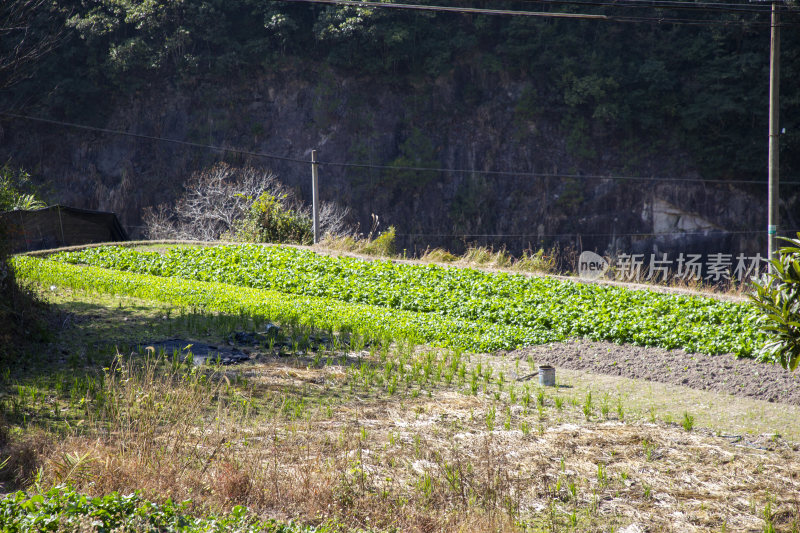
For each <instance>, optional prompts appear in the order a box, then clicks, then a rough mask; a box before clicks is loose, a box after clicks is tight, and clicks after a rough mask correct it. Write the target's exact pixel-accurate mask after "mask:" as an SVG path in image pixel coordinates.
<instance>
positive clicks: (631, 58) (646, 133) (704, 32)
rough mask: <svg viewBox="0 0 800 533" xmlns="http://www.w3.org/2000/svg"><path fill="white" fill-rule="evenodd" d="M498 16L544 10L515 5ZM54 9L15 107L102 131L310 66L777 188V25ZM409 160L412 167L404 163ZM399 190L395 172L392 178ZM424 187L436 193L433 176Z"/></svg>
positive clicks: (785, 106)
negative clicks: (512, 95) (124, 106)
mask: <svg viewBox="0 0 800 533" xmlns="http://www.w3.org/2000/svg"><path fill="white" fill-rule="evenodd" d="M437 3H444V4H447V3H448V2H447V0H444V1H443V2H437ZM459 5H463V4H459ZM743 5H745V6H747V4H743ZM751 6H752V4H751ZM45 7H47V8H49V4H47V3H44V4H43V7H42V9H44V8H45ZM492 7H498V8H512V9H530V8H531V6H530V5H529V4H520V3H519V2H511V1H508V2H500V3H494V4H492ZM640 7H641V6H640ZM0 9H2V8H0ZM49 9H52V11H50V12H46V13H38V14H37V15H36V16H35V17H32V18H33V20H32V27H31V30H30V33H31V34H35V33H36V32H37V31H38V32H47V31H51V30H50V29H51V26H52V24H53V20H54V19H55V20H61V25H62V26H64V27H65V28H66V29H65V35H64V37H63V39H62V40H61V41H60V42H61V45H60V47H59V48H58V49H57V50H56V51H55V52H54V53H53V54H51V55H50V56H49V57H48V58H47V60H46V61H42V62H40V63H39V65H38V67H39V68H38V74H37V75H36V76H34V77H33V78H31V79H30V80H27V81H25V82H23V83H20V84H18V85H17V86H16V88H15V89H14V91H16V92H15V93H14V94H13V95H12V96H17V97H20V98H21V97H22V96H23V95H31V94H37V95H42V96H43V100H41V101H40V102H36V103H37V104H41V105H45V106H47V107H48V108H49V109H50V110H52V111H54V112H56V113H57V114H58V112H61V113H63V114H67V115H73V116H74V115H83V114H85V112H86V111H87V110H91V112H92V115H93V116H97V115H96V112H97V104H98V102H101V101H107V102H109V103H111V101H112V99H109V98H99V97H100V96H103V95H109V94H119V93H123V94H131V93H133V92H135V91H137V90H140V89H142V88H143V87H146V86H148V85H150V84H152V83H153V82H155V81H156V80H159V83H161V81H162V80H164V79H165V78H166V79H167V80H169V82H170V83H172V84H175V85H181V84H190V85H191V84H194V83H196V82H197V81H198V80H202V79H209V78H210V79H219V78H220V77H222V76H228V75H230V74H231V73H235V72H254V71H256V70H259V69H263V70H265V71H269V70H271V69H274V68H280V66H281V65H283V64H287V63H289V64H291V63H293V62H295V61H297V60H301V61H304V62H306V64H308V62H310V64H312V65H314V70H317V71H319V70H324V68H322V69H321V68H320V66H321V65H327V66H330V67H333V68H337V69H343V70H346V71H347V70H349V71H354V72H358V73H360V74H368V75H372V76H374V77H376V78H381V79H385V80H387V81H392V82H396V83H402V84H407V85H408V84H412V85H413V86H414V87H415V89H414V94H415V99H416V100H418V101H419V100H424V99H425V94H426V89H425V87H426V85H427V86H431V85H432V84H433V83H434V80H436V79H437V78H439V77H440V76H450V77H452V79H454V80H455V81H456V83H455V86H456V87H457V88H458V89H457V90H458V94H457V95H456V98H457V100H458V101H459V102H460V104H461V106H460V108H458V109H448V110H447V111H446V112H447V113H450V114H452V113H457V112H463V111H465V110H468V109H471V108H472V107H474V106H475V105H476V104H478V103H480V102H482V101H485V100H487V99H491V98H492V97H493V94H492V93H491V91H492V90H494V89H493V88H494V85H493V84H492V83H491V82H490V81H489V80H491V79H497V78H501V77H502V78H506V79H508V78H510V79H513V80H515V81H516V82H518V84H519V86H521V87H523V88H524V90H523V91H522V94H521V96H519V99H518V102H517V106H516V112H517V115H518V117H519V119H520V120H521V121H525V120H534V121H535V120H537V119H538V118H541V117H549V118H550V119H551V120H552V121H553V122H555V123H556V124H559V123H560V125H561V127H562V130H563V131H562V133H563V134H564V135H566V136H567V137H568V141H569V148H570V149H571V151H572V153H573V154H576V155H581V156H583V157H587V158H593V157H599V156H600V153H599V151H598V147H599V146H603V145H604V144H607V143H608V142H615V143H619V142H621V143H623V145H629V146H630V149H631V158H635V157H637V155H638V156H640V155H641V153H640V152H641V150H642V148H643V144H644V145H647V146H649V145H652V144H653V143H655V144H656V146H653V149H655V150H657V149H658V146H657V145H658V143H661V142H666V143H673V142H677V144H678V145H679V146H682V147H683V148H685V149H686V150H687V151H689V152H690V153H691V154H693V156H694V162H695V164H696V165H697V166H699V167H700V168H701V169H702V170H703V171H704V174H705V175H706V176H709V177H727V178H734V179H741V178H746V177H747V178H763V175H764V171H763V167H764V159H765V157H766V156H765V150H766V148H765V146H766V139H765V136H766V133H765V132H766V131H767V87H768V75H767V68H768V49H769V27H768V25H765V24H763V23H765V22H768V20H769V19H768V15H756V14H752V13H747V12H737V13H720V12H712V13H709V12H706V11H703V10H696V11H689V12H686V11H681V10H668V9H660V10H655V9H641V8H640V9H634V8H628V9H627V10H626V9H620V8H608V7H601V6H591V5H588V4H587V5H581V6H558V7H557V8H556V7H553V8H552V9H558V10H565V11H580V12H588V13H599V14H611V15H616V16H625V15H633V16H638V17H642V16H643V17H656V18H665V19H670V18H679V17H687V16H688V17H689V18H692V19H701V20H707V21H726V22H729V23H730V25H728V26H721V25H703V24H697V25H671V24H668V23H661V24H660V23H656V22H651V23H629V24H623V23H615V22H599V21H593V20H574V19H546V18H533V17H489V16H462V15H457V14H449V13H429V12H411V11H405V10H390V9H374V8H372V9H369V8H359V7H349V6H347V7H343V6H328V5H309V4H305V3H288V2H287V3H282V2H263V1H261V0H226V1H224V2H223V1H219V0H202V1H191V2H190V1H188V0H177V1H175V0H153V1H148V2H139V1H134V0H99V1H97V2H78V1H76V0H70V1H64V2H58V5H57V7H53V8H49ZM787 9H790V10H792V11H791V12H787V14H786V15H785V20H786V21H793V22H797V20H798V15H797V12H796V8H795V7H793V4H791V3H790V4H788V5H787ZM757 23H762V24H757ZM791 28H792V27H787V31H784V33H783V55H782V68H781V74H782V77H783V84H784V87H794V86H797V85H798V83H800V32H797V31H794V30H793V29H791ZM309 30H311V31H309ZM420 81H422V83H420ZM781 96H782V98H781V102H782V116H783V117H793V116H797V115H798V113H799V112H800V94H798V93H797V91H786V90H784V91H783V93H782V95H781ZM14 101H16V99H14ZM435 108H436V107H435V106H423V109H430V110H432V109H435ZM430 118H432V117H429V116H419V117H416V118H415V117H409V121H410V123H409V131H411V134H410V136H409V138H408V140H407V141H406V144H407V145H408V146H405V148H404V147H400V148H401V150H400V151H399V156H398V157H396V158H393V159H390V160H388V161H384V162H385V163H391V162H393V161H394V162H395V163H398V164H399V163H403V164H407V163H410V162H415V161H416V162H424V161H426V160H427V159H429V156H431V155H433V152H432V151H431V150H426V149H425V148H430V147H426V146H422V147H420V146H419V144H420V143H419V142H416V136H415V132H417V131H419V130H418V129H416V128H423V129H424V128H426V127H428V126H429V124H427V121H428V120H429V119H430ZM790 120H791V119H790ZM786 125H787V126H788V128H787V133H786V134H785V135H783V136H782V138H781V140H782V145H783V154H784V155H783V157H782V158H781V165H782V168H783V171H784V173H785V175H790V174H792V173H793V172H797V171H798V170H800V149H798V148H799V147H800V132H798V128H796V127H794V125H793V124H791V123H789V124H786ZM642 140H644V141H645V142H644V143H642ZM420 148H422V150H420ZM411 149H413V150H412V151H413V152H414V153H413V154H407V153H405V152H407V151H408V150H411ZM404 150H405V151H404ZM393 176H394V174H392V173H391V172H387V175H386V176H385V177H386V178H387V179H390V178H392V177H393ZM395 177H396V176H395ZM412 178H413V179H414V181H415V182H424V181H425V180H427V179H429V176H427V175H425V174H424V173H420V174H419V175H414V176H412Z"/></svg>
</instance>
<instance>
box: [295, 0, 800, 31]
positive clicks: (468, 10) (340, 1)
mask: <svg viewBox="0 0 800 533" xmlns="http://www.w3.org/2000/svg"><path fill="white" fill-rule="evenodd" d="M282 1H283V2H294V3H307V4H327V5H339V6H348V7H375V8H389V9H407V10H412V11H433V12H447V13H459V14H473V15H508V16H520V17H544V18H570V19H590V20H603V21H610V22H628V23H644V22H653V23H659V24H684V25H695V26H720V25H721V26H734V25H735V26H770V24H771V23H770V22H769V21H763V22H762V21H743V20H731V21H725V20H703V19H687V18H670V17H634V16H618V15H600V14H591V13H565V12H555V11H518V10H508V9H483V8H473V7H450V6H431V5H422V4H402V3H394V2H376V1H371V0H282ZM795 25H798V23H793V22H781V23H780V26H795Z"/></svg>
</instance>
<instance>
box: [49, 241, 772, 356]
mask: <svg viewBox="0 0 800 533" xmlns="http://www.w3.org/2000/svg"><path fill="white" fill-rule="evenodd" d="M53 259H56V260H58V261H64V262H70V263H83V264H89V265H94V266H100V267H104V268H111V269H116V270H126V271H131V272H138V273H146V274H153V275H158V276H166V277H179V278H183V279H192V280H198V281H210V280H214V281H220V282H224V283H228V284H231V285H237V286H242V287H252V288H260V289H273V290H277V291H281V292H284V293H292V294H298V295H304V296H315V297H323V298H328V299H334V300H339V301H343V302H348V303H360V304H367V305H371V306H381V307H385V308H391V309H398V310H404V311H413V312H422V313H435V314H438V315H441V316H444V317H449V318H453V319H459V320H467V321H470V322H476V321H477V322H482V323H493V324H497V325H503V326H510V327H513V328H519V327H521V328H525V329H532V330H534V331H536V332H537V335H536V337H537V338H542V339H547V340H551V339H561V338H568V337H587V338H590V339H593V340H608V341H613V342H618V343H632V344H638V345H643V346H659V347H663V348H684V349H687V350H689V351H693V352H701V353H709V354H718V353H728V352H730V353H734V354H736V355H739V356H751V355H752V354H753V353H755V351H757V350H758V348H759V347H760V346H761V345H762V344H763V342H764V337H763V334H761V333H760V332H759V331H758V328H757V326H756V324H755V322H756V313H755V310H754V308H753V307H752V306H750V305H746V304H736V303H727V302H720V301H717V300H713V299H710V298H702V297H695V296H683V295H667V294H660V293H654V292H649V291H641V290H629V289H625V288H620V287H610V286H601V285H595V284H585V283H575V282H571V281H562V280H556V279H552V278H530V277H526V276H522V275H517V274H507V273H488V272H482V271H477V270H471V269H461V268H446V267H439V266H434V265H409V264H402V263H394V262H391V261H363V260H359V259H355V258H349V257H330V256H324V255H319V254H315V253H313V252H309V251H305V250H298V249H295V248H282V247H262V246H253V245H244V246H231V247H229V246H219V247H207V248H174V249H171V250H169V252H168V253H165V254H161V253H158V252H143V251H137V250H132V249H128V248H120V247H102V248H93V249H87V250H84V251H81V252H72V253H65V254H59V255H58V256H53Z"/></svg>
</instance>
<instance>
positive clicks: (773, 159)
mask: <svg viewBox="0 0 800 533" xmlns="http://www.w3.org/2000/svg"><path fill="white" fill-rule="evenodd" d="M771 26H772V32H771V34H770V52H769V162H768V175H769V178H768V180H769V184H768V186H769V198H768V200H767V218H768V220H767V257H768V258H769V259H777V257H778V253H777V252H778V243H777V238H776V237H777V233H778V216H779V213H778V207H779V202H780V199H779V198H780V197H779V194H778V188H779V179H780V172H779V170H780V169H779V168H778V151H779V149H778V142H779V140H780V139H779V135H780V133H779V131H778V118H779V116H780V107H779V100H778V95H779V92H780V91H779V89H780V79H781V76H780V54H781V34H780V30H781V28H780V12H779V11H778V2H776V1H773V2H772V24H771Z"/></svg>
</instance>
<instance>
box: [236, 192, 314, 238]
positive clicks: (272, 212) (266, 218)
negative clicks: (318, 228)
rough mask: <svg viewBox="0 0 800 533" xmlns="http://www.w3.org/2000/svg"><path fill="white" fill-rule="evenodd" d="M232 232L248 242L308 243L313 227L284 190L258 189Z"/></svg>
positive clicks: (312, 234)
mask: <svg viewBox="0 0 800 533" xmlns="http://www.w3.org/2000/svg"><path fill="white" fill-rule="evenodd" d="M236 236H237V237H238V238H239V239H240V240H244V241H251V242H282V243H297V244H311V243H313V242H314V229H313V227H312V222H311V219H310V218H309V217H308V216H307V215H306V214H305V213H303V212H301V211H300V210H299V209H294V208H292V206H291V205H290V201H289V197H288V196H287V195H286V194H277V195H276V194H270V193H262V194H261V195H260V196H259V197H258V198H257V199H256V200H255V201H254V202H253V205H252V206H251V207H250V212H249V214H248V216H247V217H246V218H245V220H244V221H243V222H242V223H241V224H240V225H238V227H237V228H236Z"/></svg>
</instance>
